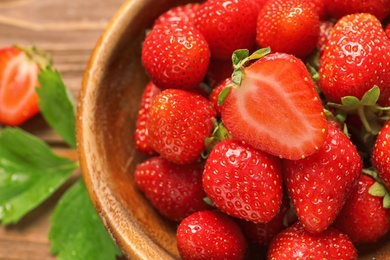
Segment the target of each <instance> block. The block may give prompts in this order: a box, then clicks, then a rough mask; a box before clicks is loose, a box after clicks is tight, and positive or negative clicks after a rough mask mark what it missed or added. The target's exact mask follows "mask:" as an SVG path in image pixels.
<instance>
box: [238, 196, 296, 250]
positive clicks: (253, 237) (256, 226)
mask: <svg viewBox="0 0 390 260" xmlns="http://www.w3.org/2000/svg"><path fill="white" fill-rule="evenodd" d="M290 210H291V208H290V200H289V199H288V198H287V197H284V198H283V200H282V204H281V206H280V210H279V212H278V213H277V214H276V216H275V217H274V218H272V219H271V220H270V221H268V222H266V223H254V222H252V221H247V220H243V219H237V223H238V225H239V226H240V228H241V230H242V231H243V233H244V235H245V237H246V240H247V241H248V243H249V244H252V245H261V246H267V245H268V244H269V243H270V241H271V240H272V239H273V238H274V236H276V235H277V234H278V233H279V232H280V231H282V230H283V229H284V228H286V226H285V224H288V223H285V222H286V219H287V218H288V215H287V214H288V213H289V211H290ZM294 222H295V221H294Z"/></svg>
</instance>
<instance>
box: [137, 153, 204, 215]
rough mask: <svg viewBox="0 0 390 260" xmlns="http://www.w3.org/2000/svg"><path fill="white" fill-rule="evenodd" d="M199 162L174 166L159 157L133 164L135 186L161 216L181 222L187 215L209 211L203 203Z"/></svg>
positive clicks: (201, 165)
mask: <svg viewBox="0 0 390 260" xmlns="http://www.w3.org/2000/svg"><path fill="white" fill-rule="evenodd" d="M202 172H203V164H202V163H198V162H197V163H192V164H186V165H177V164H174V163H171V162H169V161H167V160H165V159H164V158H162V157H151V158H149V159H147V160H146V161H144V162H142V163H141V164H139V165H137V168H136V169H135V173H134V177H135V181H136V184H137V186H138V187H139V189H140V190H141V191H142V192H143V193H144V194H145V196H146V197H147V198H148V199H149V201H150V202H151V203H152V204H153V205H154V207H155V208H156V209H157V210H158V211H159V212H160V213H161V214H162V215H164V216H166V217H167V218H169V219H171V220H173V221H177V222H179V221H181V220H183V219H184V218H185V217H187V216H189V215H190V214H192V213H194V212H196V211H199V210H206V209H210V208H211V207H210V206H209V205H208V204H207V203H206V202H204V200H203V198H204V197H205V196H206V194H205V192H204V191H203V188H202Z"/></svg>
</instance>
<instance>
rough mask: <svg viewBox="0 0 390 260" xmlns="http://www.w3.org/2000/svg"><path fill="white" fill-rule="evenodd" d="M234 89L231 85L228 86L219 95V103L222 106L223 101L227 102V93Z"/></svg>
mask: <svg viewBox="0 0 390 260" xmlns="http://www.w3.org/2000/svg"><path fill="white" fill-rule="evenodd" d="M231 89H232V87H231V86H228V87H226V88H224V89H223V90H222V91H221V92H220V93H219V95H218V105H220V106H222V104H223V102H225V99H226V97H227V95H228V94H229V92H230V90H231Z"/></svg>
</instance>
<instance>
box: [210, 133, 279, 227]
mask: <svg viewBox="0 0 390 260" xmlns="http://www.w3.org/2000/svg"><path fill="white" fill-rule="evenodd" d="M203 188H204V190H205V192H206V194H207V196H208V197H209V199H210V200H211V202H212V203H213V204H214V205H215V206H216V207H217V208H218V209H220V210H221V211H223V212H225V213H227V214H229V215H231V216H233V217H236V218H241V219H245V220H249V221H253V222H255V223H259V222H262V223H264V222H267V221H270V220H271V219H272V218H273V217H274V216H275V215H276V214H277V213H278V211H279V207H280V204H281V201H282V172H281V164H280V160H279V158H277V157H274V156H272V155H268V154H266V153H264V152H262V151H259V150H256V149H254V148H253V147H251V146H249V145H248V144H245V143H244V142H241V141H238V140H232V139H225V140H223V141H221V142H220V143H218V144H217V145H216V146H214V149H213V150H212V151H211V152H210V154H209V156H208V158H207V161H206V165H205V169H204V172H203Z"/></svg>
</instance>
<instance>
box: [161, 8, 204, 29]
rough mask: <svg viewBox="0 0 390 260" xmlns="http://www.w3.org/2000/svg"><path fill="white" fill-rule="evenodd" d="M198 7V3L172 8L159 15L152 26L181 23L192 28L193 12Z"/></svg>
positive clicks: (193, 21) (193, 22)
mask: <svg viewBox="0 0 390 260" xmlns="http://www.w3.org/2000/svg"><path fill="white" fill-rule="evenodd" d="M199 5H200V4H199V3H188V4H186V5H180V6H175V7H172V8H171V9H169V10H168V11H166V12H165V13H163V14H161V15H160V16H159V17H158V18H157V19H156V20H155V22H154V24H155V25H156V24H160V23H177V22H183V23H185V24H187V25H189V26H194V24H195V12H196V10H197V9H198V8H199Z"/></svg>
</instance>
